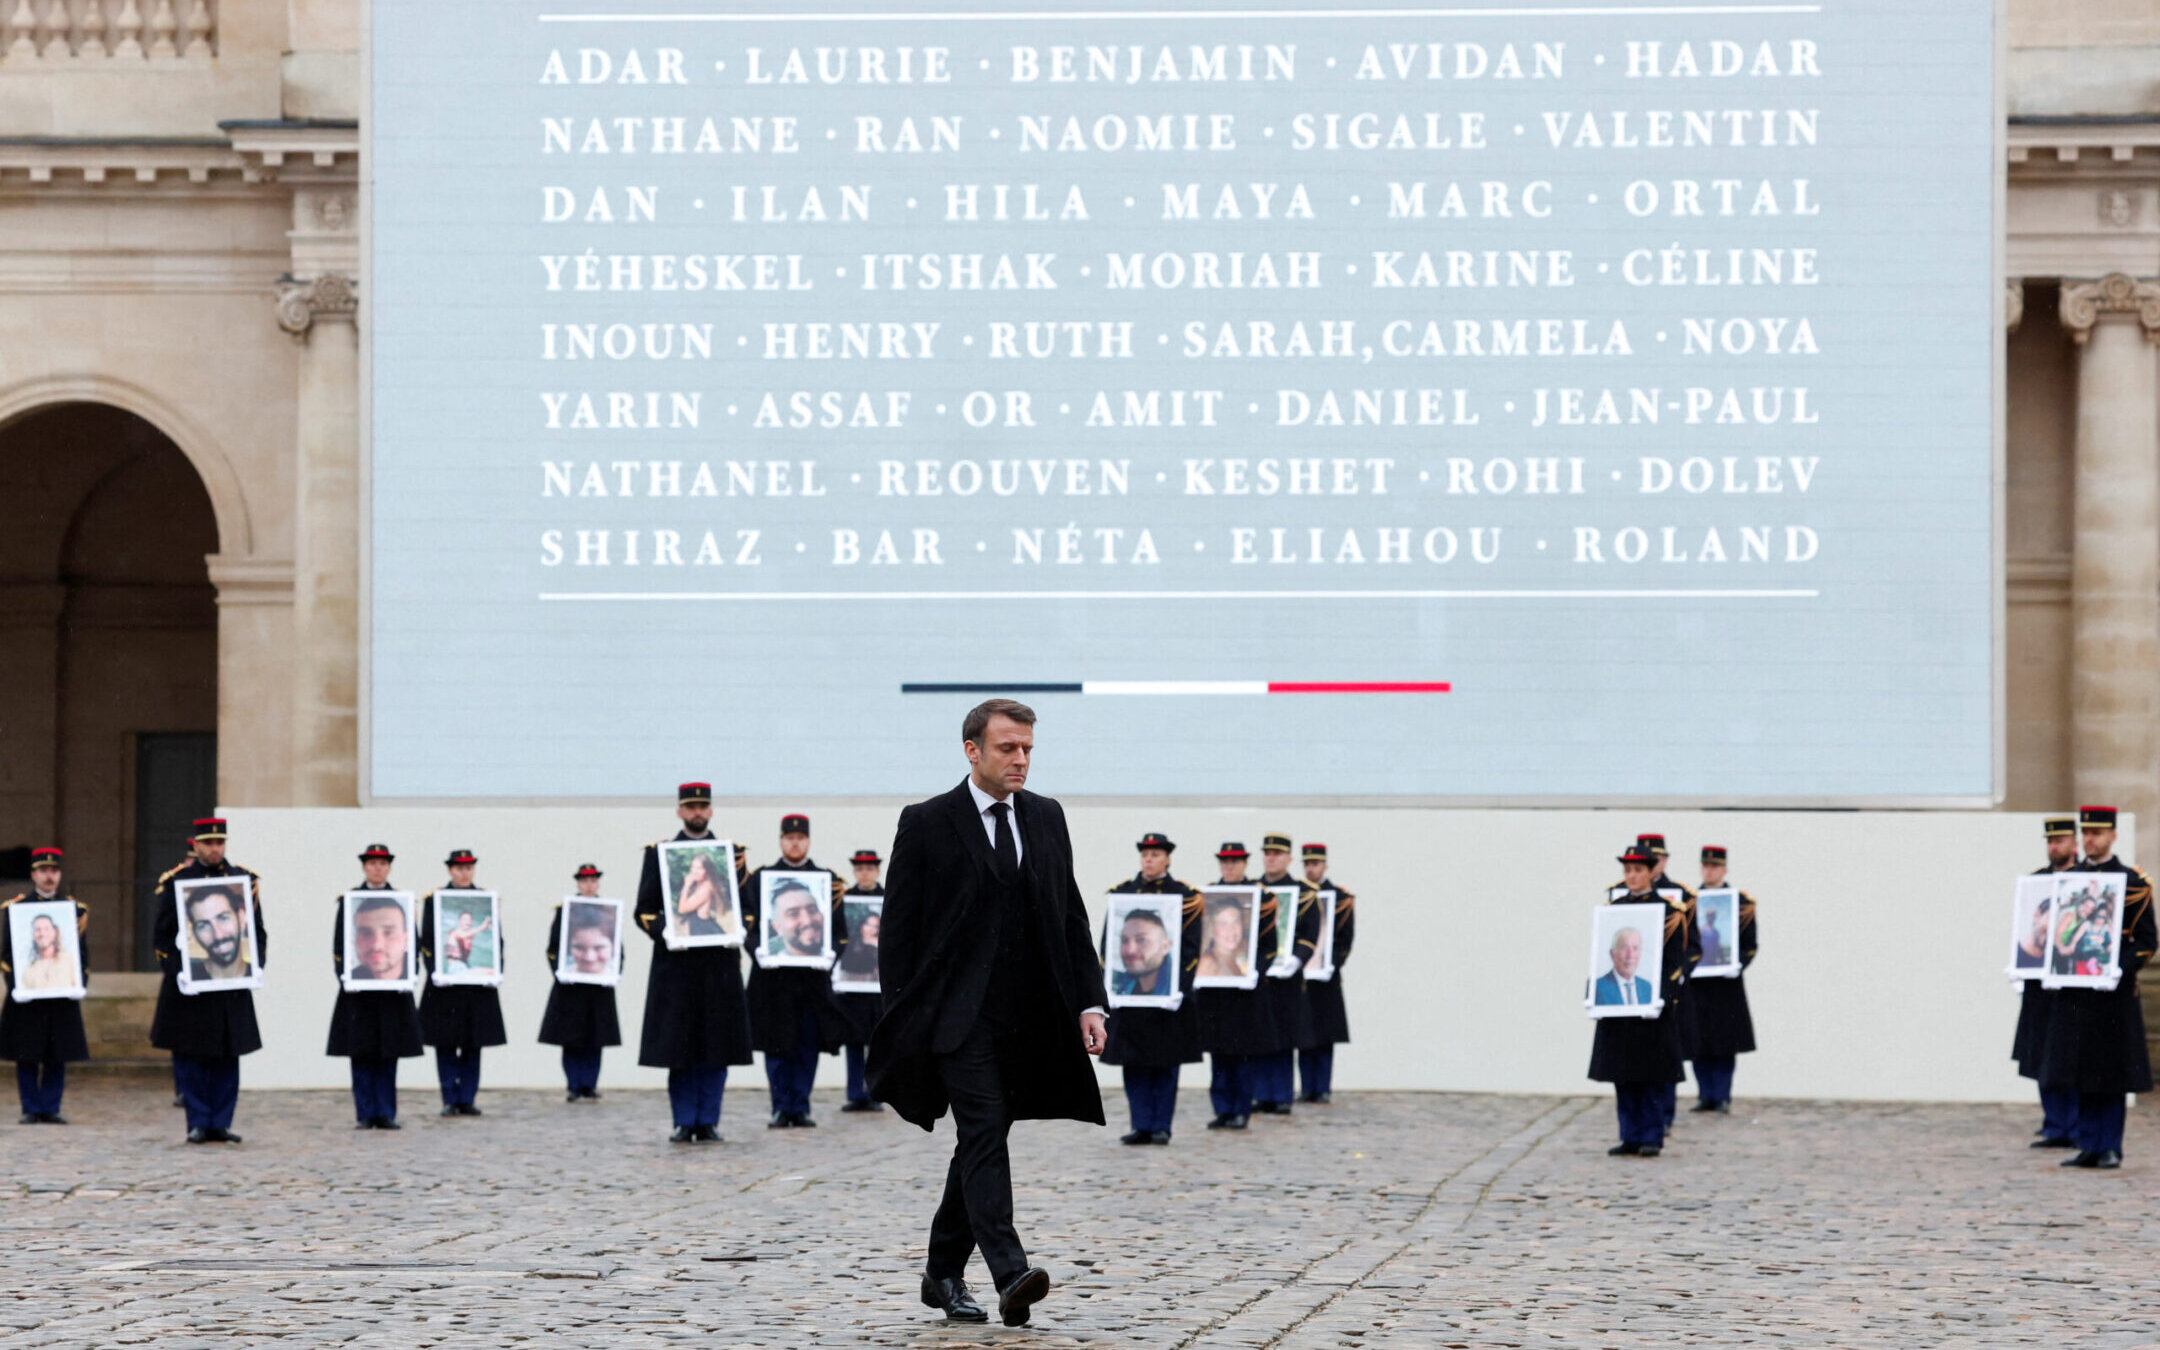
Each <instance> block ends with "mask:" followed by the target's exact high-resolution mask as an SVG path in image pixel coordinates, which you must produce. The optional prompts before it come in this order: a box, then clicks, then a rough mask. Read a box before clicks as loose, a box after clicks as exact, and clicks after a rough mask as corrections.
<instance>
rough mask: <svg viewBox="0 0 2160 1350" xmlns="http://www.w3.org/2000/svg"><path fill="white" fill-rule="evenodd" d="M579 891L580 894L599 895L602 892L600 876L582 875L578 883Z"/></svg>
mask: <svg viewBox="0 0 2160 1350" xmlns="http://www.w3.org/2000/svg"><path fill="white" fill-rule="evenodd" d="M577 893H578V894H579V895H598V894H600V878H598V877H580V878H579V879H578V884H577Z"/></svg>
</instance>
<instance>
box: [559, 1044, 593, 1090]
mask: <svg viewBox="0 0 2160 1350" xmlns="http://www.w3.org/2000/svg"><path fill="white" fill-rule="evenodd" d="M562 1076H563V1082H564V1083H565V1084H567V1085H568V1086H569V1088H570V1090H571V1091H572V1092H593V1091H597V1090H598V1089H599V1087H600V1047H598V1046H594V1047H593V1048H592V1049H590V1050H573V1049H571V1048H570V1047H569V1046H567V1045H566V1046H564V1047H563V1052H562Z"/></svg>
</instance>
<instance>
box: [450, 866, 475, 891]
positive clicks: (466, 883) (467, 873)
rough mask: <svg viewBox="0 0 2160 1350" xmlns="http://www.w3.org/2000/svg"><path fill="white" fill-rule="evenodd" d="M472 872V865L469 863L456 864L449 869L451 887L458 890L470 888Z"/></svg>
mask: <svg viewBox="0 0 2160 1350" xmlns="http://www.w3.org/2000/svg"><path fill="white" fill-rule="evenodd" d="M472 874H473V865H472V864H471V863H459V864H458V865H457V866H455V867H453V868H451V869H450V885H451V887H452V888H453V889H456V890H460V891H469V890H471V889H472Z"/></svg>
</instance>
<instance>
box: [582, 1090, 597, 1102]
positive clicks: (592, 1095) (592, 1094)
mask: <svg viewBox="0 0 2160 1350" xmlns="http://www.w3.org/2000/svg"><path fill="white" fill-rule="evenodd" d="M585 1100H586V1101H589V1102H596V1101H599V1100H600V1089H598V1088H587V1089H585Z"/></svg>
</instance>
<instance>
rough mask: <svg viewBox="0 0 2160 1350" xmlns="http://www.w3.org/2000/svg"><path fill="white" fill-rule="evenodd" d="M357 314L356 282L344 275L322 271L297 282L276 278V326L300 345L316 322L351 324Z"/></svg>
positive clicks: (346, 274)
mask: <svg viewBox="0 0 2160 1350" xmlns="http://www.w3.org/2000/svg"><path fill="white" fill-rule="evenodd" d="M359 313H360V283H359V282H358V281H356V280H354V278H353V277H352V276H351V275H350V274H348V273H345V272H324V273H322V274H321V275H319V276H313V277H309V278H307V279H306V280H304V281H303V280H301V279H299V278H297V277H293V276H290V275H288V276H283V277H280V278H278V301H277V321H278V327H280V328H282V329H284V330H285V331H286V332H288V333H290V334H292V335H293V337H294V339H295V340H297V341H300V342H305V341H307V335H308V331H309V330H310V329H312V328H313V327H314V326H315V324H316V323H317V322H318V321H320V322H324V323H352V322H354V321H355V320H356V319H357V318H358V317H359Z"/></svg>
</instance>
